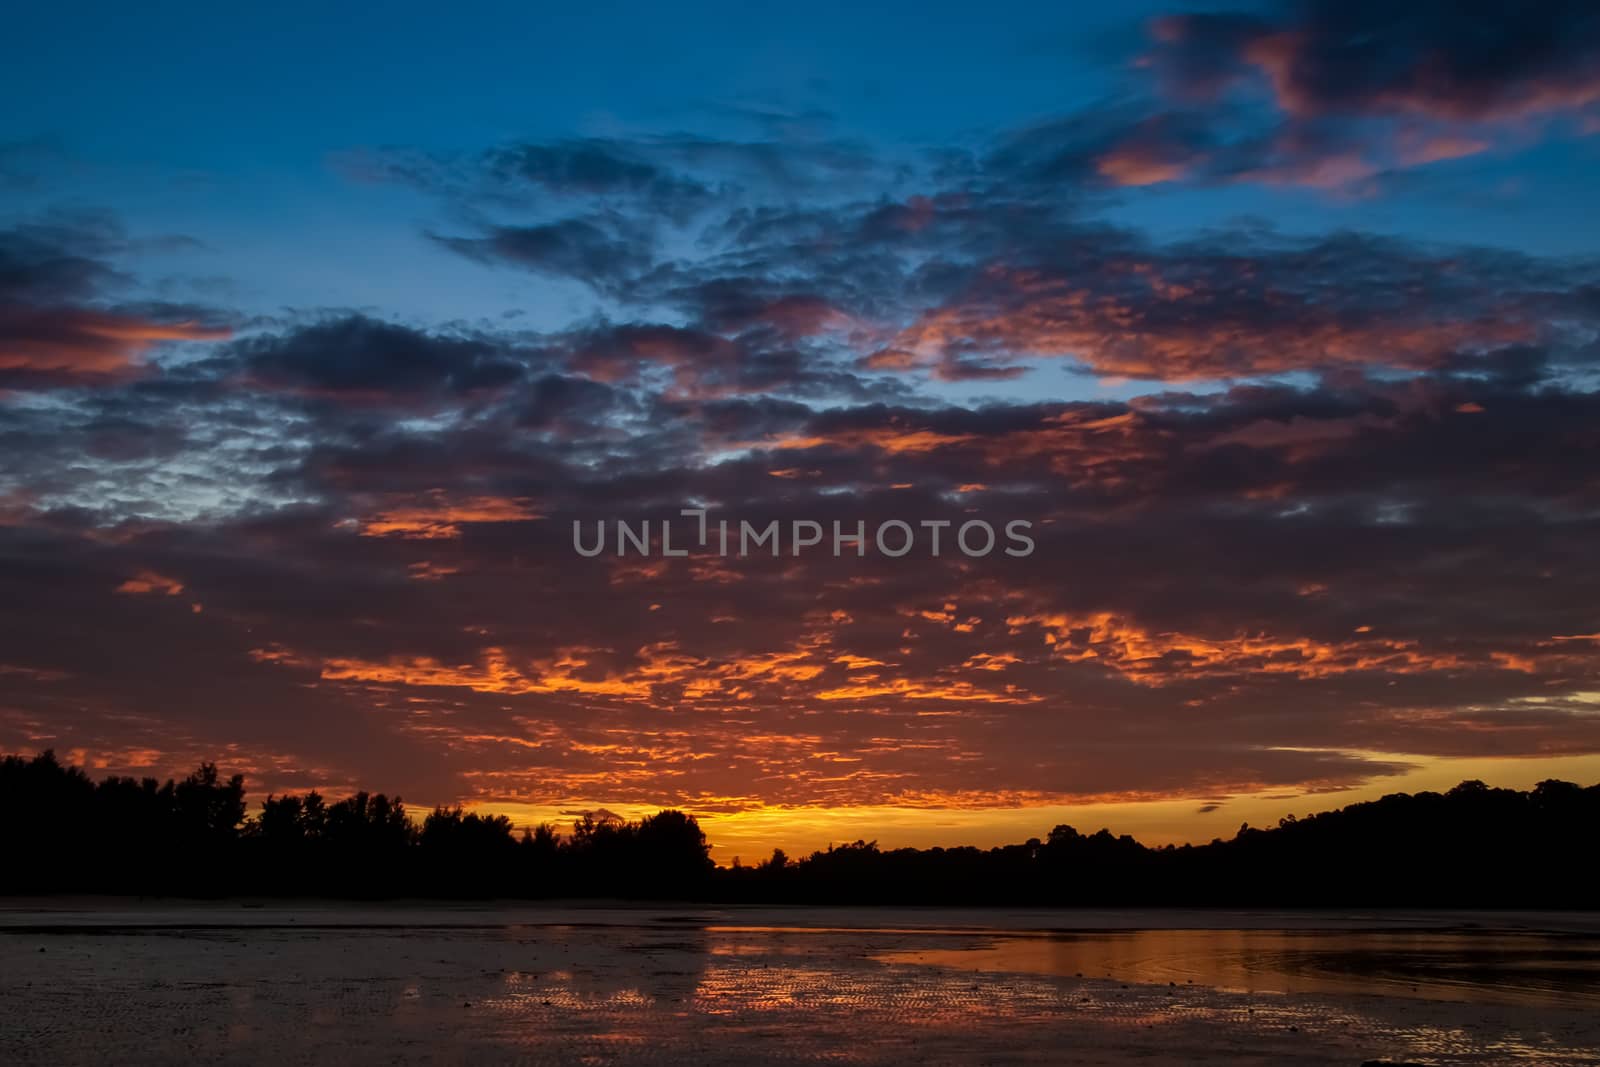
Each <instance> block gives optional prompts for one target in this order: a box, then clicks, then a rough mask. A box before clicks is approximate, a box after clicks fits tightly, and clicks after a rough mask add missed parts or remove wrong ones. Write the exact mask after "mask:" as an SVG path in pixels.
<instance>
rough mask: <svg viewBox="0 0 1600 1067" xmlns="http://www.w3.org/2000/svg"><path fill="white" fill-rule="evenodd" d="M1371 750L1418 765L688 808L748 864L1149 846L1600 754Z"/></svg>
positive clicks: (537, 815) (718, 855)
mask: <svg viewBox="0 0 1600 1067" xmlns="http://www.w3.org/2000/svg"><path fill="white" fill-rule="evenodd" d="M1362 755H1366V756H1370V757H1372V758H1374V759H1383V760H1392V761H1394V762H1400V763H1409V764H1411V765H1412V769H1411V770H1409V771H1406V772H1404V773H1401V774H1397V775H1393V776H1389V777H1384V778H1377V779H1374V780H1372V781H1370V782H1367V783H1364V784H1362V785H1359V786H1353V787H1350V788H1347V789H1331V790H1328V791H1326V792H1305V791H1302V790H1287V789H1276V790H1267V791H1263V792H1260V793H1251V794H1244V795H1237V796H1229V797H1226V798H1212V797H1206V796H1203V795H1195V796H1186V797H1183V798H1174V799H1170V800H1139V801H1116V802H1098V803H1083V804H1044V805H1025V806H1016V807H976V808H948V807H947V808H913V807H899V806H894V805H886V804H868V805H859V806H851V807H836V808H824V807H806V806H786V805H774V806H768V807H758V808H751V809H747V810H743V811H735V812H718V811H696V810H695V808H694V806H693V805H681V807H682V809H683V810H686V811H690V812H692V813H694V814H695V815H696V816H697V817H698V818H699V820H700V825H701V827H702V828H703V829H704V830H705V832H706V837H707V838H708V839H709V840H710V842H711V845H712V858H713V859H715V860H716V861H717V863H718V864H720V865H723V866H727V865H729V864H731V863H732V862H733V859H734V858H735V857H738V858H739V860H740V862H741V863H744V864H747V865H749V864H755V863H758V862H760V861H761V860H764V859H766V858H767V857H768V856H770V855H771V854H772V850H773V849H774V848H781V849H783V850H784V852H786V853H787V854H788V855H789V857H790V858H791V859H796V858H799V857H800V856H804V855H809V854H810V853H811V852H813V851H816V850H818V849H825V848H827V847H828V846H829V845H842V844H847V843H849V842H853V841H857V840H866V841H872V840H876V841H877V842H878V845H879V847H881V848H885V849H890V848H902V847H915V848H929V847H933V846H943V847H947V848H948V847H952V846H961V845H972V846H976V847H978V848H990V847H993V846H996V845H1010V844H1021V843H1023V842H1025V841H1027V840H1028V839H1029V838H1034V837H1037V838H1039V839H1041V840H1043V839H1044V838H1045V837H1046V836H1047V835H1048V834H1049V832H1050V830H1051V828H1052V827H1055V826H1059V825H1061V824H1066V825H1069V826H1072V827H1074V828H1075V829H1077V830H1078V831H1079V832H1080V833H1094V832H1095V831H1097V830H1100V829H1102V828H1105V829H1108V830H1110V831H1111V832H1112V833H1113V834H1118V835H1121V834H1128V835H1130V836H1132V837H1134V838H1136V839H1138V840H1139V841H1140V842H1141V843H1142V844H1145V845H1149V846H1159V845H1166V844H1184V843H1191V844H1204V843H1205V842H1207V841H1210V840H1212V839H1213V838H1218V837H1220V838H1223V839H1227V838H1231V837H1232V836H1233V835H1234V834H1235V833H1236V832H1237V831H1238V829H1239V826H1240V824H1241V823H1249V824H1250V825H1251V826H1254V827H1260V828H1264V827H1270V826H1276V825H1277V823H1278V820H1279V819H1281V818H1282V817H1283V816H1285V815H1291V814H1292V815H1295V816H1297V817H1304V816H1306V815H1309V814H1312V813H1314V812H1319V811H1329V810H1332V809H1334V808H1341V807H1344V806H1346V805H1349V804H1356V803H1360V802H1362V801H1367V800H1376V799H1377V798H1379V797H1382V796H1385V795H1387V794H1390V793H1420V792H1428V791H1433V792H1444V791H1445V790H1448V789H1450V788H1451V787H1453V786H1455V785H1457V784H1458V783H1460V782H1463V781H1467V780H1471V779H1480V780H1482V781H1484V782H1486V783H1488V784H1489V785H1490V786H1493V787H1495V788H1504V789H1529V788H1531V787H1533V786H1534V785H1535V784H1537V783H1539V782H1541V781H1544V780H1546V779H1549V778H1557V779H1562V780H1564V781H1570V782H1576V783H1578V784H1580V785H1585V786H1587V785H1593V784H1596V783H1597V782H1600V756H1554V757H1546V758H1473V759H1440V758H1434V757H1412V756H1406V755H1404V754H1401V753H1392V752H1383V753H1378V752H1372V753H1362ZM665 806H669V805H641V804H636V803H618V804H608V803H604V802H598V801H597V802H593V803H590V802H580V801H574V802H571V803H565V804H561V805H537V804H495V803H481V804H473V805H469V807H471V808H473V809H474V810H478V811H484V812H492V813H495V814H503V815H506V816H509V817H510V818H511V820H512V822H513V823H515V824H516V826H517V827H518V828H519V831H520V829H521V828H522V827H524V826H532V825H536V824H538V823H542V822H549V823H553V824H555V825H556V827H557V828H558V829H560V830H561V831H562V832H563V833H565V832H567V830H568V829H569V828H570V825H571V822H572V820H573V819H574V818H575V817H576V813H577V812H580V811H592V810H598V809H602V808H603V809H605V810H607V811H611V812H614V813H615V814H617V815H619V816H621V817H623V818H627V819H637V818H639V817H641V816H644V815H649V814H651V813H653V812H654V811H656V810H658V809H659V808H661V807H665Z"/></svg>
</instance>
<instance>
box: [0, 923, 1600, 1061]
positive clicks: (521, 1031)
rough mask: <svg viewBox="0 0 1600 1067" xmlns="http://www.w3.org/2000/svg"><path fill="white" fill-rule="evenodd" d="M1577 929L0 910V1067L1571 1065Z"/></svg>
mask: <svg viewBox="0 0 1600 1067" xmlns="http://www.w3.org/2000/svg"><path fill="white" fill-rule="evenodd" d="M1597 1009H1600V917H1586V916H1566V915H1493V916H1487V915H1464V914H1459V913H1455V914H1453V913H1439V914H1410V915H1384V916H1381V917H1375V916H1361V915H1333V914H1326V913H1318V914H1308V913H1291V914H1283V915H1274V914H1267V913H1260V912H1256V913H1223V912H1195V913H1180V912H1140V913H1116V912H1086V911H1078V912H1018V911H1011V912H994V911H985V912H960V911H927V910H915V909H912V910H887V909H885V910H873V909H723V908H715V909H684V908H672V907H559V906H558V907H539V908H530V907H526V906H507V907H503V908H502V907H493V906H470V907H441V906H435V905H427V906H420V905H419V906H403V905H401V906H347V905H324V906H316V905H290V906H285V905H281V904H266V905H263V906H259V907H253V906H249V905H241V904H239V903H227V904H215V905H192V904H181V905H163V904H136V903H126V902H121V903H119V902H103V901H101V902H84V903H81V904H74V905H61V904H53V905H43V906H40V905H33V906H29V905H25V904H21V903H14V904H13V905H11V906H9V907H7V906H3V905H0V1063H8V1064H10V1063H18V1064H32V1063H38V1064H89V1063H95V1064H99V1063H104V1062H120V1063H152V1064H155V1063H163V1064H165V1063H172V1062H177V1061H191V1062H207V1063H231V1064H296V1063H314V1064H324V1063H326V1064H380V1063H382V1064H391V1063H436V1064H454V1063H460V1064H485V1063H492V1064H497V1063H506V1064H513V1063H516V1064H523V1063H526V1064H541V1063H589V1064H613V1063H615V1064H635V1063H638V1064H647V1063H694V1064H746V1063H755V1062H765V1063H817V1062H829V1063H859V1064H878V1063H907V1062H916V1063H920V1064H929V1063H991V1064H1012V1063H1015V1064H1032V1063H1074V1064H1132V1063H1143V1064H1162V1063H1174V1064H1201V1065H1205V1064H1284V1063H1305V1064H1337V1065H1346V1067H1357V1065H1359V1064H1361V1063H1363V1062H1364V1061H1367V1060H1374V1059H1387V1060H1394V1061H1399V1060H1409V1061H1414V1062H1422V1063H1431V1064H1505V1063H1528V1064H1543V1065H1564V1064H1600V1010H1597Z"/></svg>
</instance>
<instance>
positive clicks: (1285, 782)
mask: <svg viewBox="0 0 1600 1067" xmlns="http://www.w3.org/2000/svg"><path fill="white" fill-rule="evenodd" d="M861 8H862V5H808V6H807V7H806V8H805V9H804V10H803V11H801V10H799V9H771V10H757V9H751V8H750V7H749V6H748V5H688V6H681V7H674V8H671V9H670V10H669V9H666V8H662V7H661V6H660V5H643V4H602V5H589V6H587V7H585V8H583V9H582V10H570V11H556V10H542V9H540V7H539V6H536V5H516V6H510V5H506V6H501V5H475V4H467V5H459V6H457V7H454V8H452V9H451V10H450V11H449V12H448V13H446V12H444V11H442V10H441V9H439V8H438V7H437V5H430V6H428V7H423V6H421V5H406V4H395V5H389V6H387V7H386V8H385V9H384V10H383V11H382V12H381V13H378V12H369V13H361V12H355V11H343V12H341V11H330V10H328V9H327V5H294V4H290V5H280V6H278V7H275V8H272V9H270V10H268V9H259V10H248V9H229V8H228V7H226V6H223V7H218V6H217V5H210V4H208V5H199V4H173V5H161V6H160V7H159V8H157V9H140V10H137V11H136V10H133V9H130V8H126V7H125V6H112V5H104V6H101V7H98V8H97V7H94V6H91V7H90V8H84V7H75V8H71V9H69V8H64V7H59V6H58V7H49V6H46V7H44V8H40V7H38V6H35V7H34V8H31V9H29V10H28V11H25V12H22V13H19V14H18V15H17V16H14V18H13V19H12V22H13V24H14V25H13V26H12V32H9V33H8V34H7V35H6V36H5V38H4V39H3V40H0V91H3V92H4V93H5V95H6V98H7V99H11V100H13V101H14V102H21V106H14V107H12V108H8V109H7V110H6V111H5V112H4V114H0V602H3V603H4V605H5V610H4V612H3V614H0V751H9V752H33V751H38V750H40V749H43V748H54V749H55V750H56V751H57V752H58V754H60V755H62V756H63V757H69V758H71V759H72V760H73V761H76V762H81V763H83V764H84V765H85V766H86V767H87V768H89V769H90V771H91V773H94V774H95V775H97V776H99V775H109V774H131V775H135V776H147V775H149V776H161V777H165V776H168V775H172V774H180V775H181V774H182V773H184V772H185V771H187V770H188V769H190V768H192V767H193V766H194V765H195V764H196V763H197V762H199V761H200V760H214V761H216V762H218V763H219V764H220V765H221V766H222V768H223V769H224V770H225V771H229V772H232V771H238V772H241V773H243V774H245V775H246V778H247V781H248V785H249V788H250V790H251V792H252V793H253V794H256V795H258V796H259V795H260V794H265V793H266V792H268V791H278V792H282V791H284V790H304V789H307V788H318V789H321V790H323V791H324V792H327V793H331V794H340V793H342V792H344V791H349V790H353V789H356V788H368V789H373V790H384V791H387V792H390V793H396V792H398V793H400V794H401V795H402V796H404V797H405V798H406V800H407V801H408V802H409V803H411V804H412V805H414V806H422V807H427V806H431V805H433V804H440V803H461V804H464V805H467V806H471V807H477V808H482V809H486V810H494V811H503V812H506V813H508V814H511V815H512V816H513V818H514V819H515V820H516V821H517V822H518V824H519V825H524V824H529V823H534V822H539V821H544V820H547V819H548V820H553V821H557V822H566V821H569V820H570V819H572V818H573V817H575V815H577V814H578V813H581V812H586V811H594V810H597V809H605V810H608V811H613V812H617V813H619V814H623V815H626V816H634V815H638V814H641V813H645V812H648V811H652V810H654V809H656V808H659V807H666V806H672V807H678V808H682V809H684V810H687V811H690V812H692V813H694V814H696V815H697V816H698V817H700V818H701V820H702V823H703V825H704V826H705V827H706V829H707V832H708V835H709V837H710V839H711V841H712V843H713V845H714V846H715V851H714V853H713V855H714V857H716V858H717V859H718V860H719V861H721V862H727V861H728V860H729V859H730V858H731V857H732V856H733V855H743V856H744V857H745V858H746V859H747V860H750V859H754V858H757V857H759V856H761V855H764V854H765V853H766V852H767V851H769V850H770V849H771V848H773V847H783V848H785V849H788V850H789V851H791V852H796V851H806V850H809V849H811V848H816V847H822V846H825V845H826V844H828V843H829V842H830V841H846V840H854V839H856V838H865V839H874V838H876V839H877V840H879V841H880V843H881V844H884V845H898V844H918V845H928V844H979V845H989V844H996V843H1000V842H1009V841H1020V840H1024V839H1026V838H1028V837H1032V836H1043V835H1044V834H1045V833H1046V832H1048V830H1049V829H1050V828H1051V827H1052V826H1054V825H1056V824H1058V823H1063V822H1066V823H1071V824H1073V825H1075V826H1077V827H1078V828H1079V829H1080V830H1085V831H1092V830H1094V829H1098V828H1099V827H1100V826H1102V825H1104V826H1109V827H1111V828H1112V829H1113V830H1115V831H1117V832H1127V833H1133V834H1135V835H1136V836H1138V837H1140V839H1141V840H1145V841H1148V842H1167V841H1187V840H1195V841H1203V840H1209V839H1210V838H1212V837H1214V836H1229V835H1231V833H1232V832H1233V831H1234V830H1235V829H1237V827H1238V826H1239V824H1240V823H1241V822H1246V821H1249V822H1251V823H1252V824H1254V825H1262V824H1265V823H1271V822H1274V821H1276V819H1277V818H1278V817H1279V816H1280V815H1283V814H1287V813H1290V812H1296V813H1302V814H1303V813H1305V812H1308V811H1312V810H1319V809H1322V808H1327V807H1332V806H1337V805H1339V804H1343V803H1348V802H1350V801H1352V800H1357V799H1363V798H1368V797H1374V796H1378V795H1381V794H1383V793H1387V792H1395V791H1400V790H1415V789H1442V788H1448V787H1449V786H1450V785H1452V784H1454V783H1455V782H1457V781H1460V780H1462V779H1465V778H1481V779H1483V780H1486V781H1489V782H1490V783H1491V784H1495V785H1508V786H1519V787H1526V786H1528V785H1531V784H1533V783H1534V782H1537V781H1539V780H1541V779H1542V778H1547V777H1561V778H1566V779H1568V780H1578V781H1582V782H1584V783H1585V784H1589V783H1592V782H1594V781H1596V780H1600V611H1597V609H1596V608H1595V605H1596V604H1597V603H1600V595H1597V594H1600V566H1597V564H1596V562H1595V553H1594V549H1593V546H1594V545H1595V544H1596V543H1597V537H1596V534H1597V532H1600V522H1597V518H1600V511H1597V507H1600V433H1597V430H1596V427H1597V426H1600V421H1597V416H1600V393H1597V391H1596V390H1597V387H1600V381H1597V374H1596V369H1597V367H1600V255H1597V254H1596V247H1595V245H1596V236H1597V234H1600V228H1597V227H1596V226H1595V224H1594V222H1593V219H1594V218H1595V216H1596V213H1597V209H1600V192H1597V191H1596V187H1597V183H1596V182H1595V181H1594V178H1595V175H1596V174H1597V172H1600V167H1597V165H1596V164H1597V163H1600V12H1597V11H1596V10H1595V8H1594V7H1593V5H1590V4H1583V3H1564V2H1551V3H1544V4H1540V5H1535V6H1531V7H1530V6H1528V5H1523V4H1512V3H1507V2H1480V3H1473V4H1459V3H1444V2H1416V3H1395V2H1392V0H1391V2H1384V3H1378V2H1372V0H1355V2H1351V3H1333V2H1320V0H1318V2H1308V3H1269V4H1258V5H1243V4H1241V5H1231V4H1228V3H1226V2H1222V0H1219V2H1218V3H1216V4H1201V5H1193V4H1191V5H1184V4H1179V3H1175V2H1171V3H1169V2H1155V3H1138V4H1126V5H1037V6H1033V5H1008V4H1002V5H994V4H989V5H983V6H981V7H975V6H972V5H957V4H926V3H924V4H917V5H909V4H906V5H898V4H885V5H872V6H871V10H865V11H864V10H862V9H861ZM685 507H702V508H706V509H708V510H709V514H710V515H711V516H712V518H713V519H716V518H718V517H722V518H728V519H730V520H732V521H733V522H734V523H735V525H737V523H738V522H739V521H740V520H747V521H750V522H752V523H754V524H756V525H757V526H764V525H765V524H766V523H767V522H768V521H771V520H778V521H780V522H781V523H784V524H788V523H792V522H794V521H796V520H803V521H815V522H817V523H819V524H821V525H822V526H823V527H824V528H825V529H828V528H831V524H832V523H833V522H834V521H836V520H837V521H839V522H841V523H842V524H843V526H844V528H846V529H847V530H851V529H853V528H854V525H855V523H856V522H858V521H860V522H863V523H864V524H865V526H866V528H867V529H868V531H869V538H868V544H867V545H866V546H864V547H866V548H868V549H870V550H869V551H866V552H865V554H864V555H862V556H856V555H853V554H851V552H846V554H844V555H841V556H839V557H835V556H834V555H833V554H832V553H831V552H829V551H827V548H826V545H825V546H824V547H823V548H822V549H818V550H814V551H807V552H804V553H802V554H799V555H796V554H794V553H793V552H791V551H790V549H789V545H788V543H787V541H786V542H785V545H784V546H783V551H782V554H780V555H778V556H777V557H773V556H772V555H770V554H766V553H763V552H756V553H753V554H751V555H749V556H747V557H743V558H740V557H738V556H731V557H730V556H724V555H721V554H720V553H718V552H716V551H713V550H712V548H711V547H709V546H708V547H700V546H697V545H696V546H692V549H691V551H690V553H689V555H687V556H684V557H676V556H667V555H665V554H664V553H663V551H662V549H663V548H664V547H665V546H663V545H662V544H661V543H660V530H661V524H662V523H663V522H664V521H665V520H669V519H673V518H676V517H677V516H678V515H679V511H680V509H682V508H685ZM619 520H620V521H624V522H627V523H629V524H631V528H634V529H637V528H639V526H640V524H641V523H644V522H649V523H651V525H652V528H653V529H654V531H655V536H654V540H653V541H652V543H651V550H649V551H647V552H644V553H639V552H634V553H632V554H631V555H622V556H619V555H617V553H616V552H615V551H607V552H604V553H602V554H600V555H598V556H594V557H588V556H585V555H583V554H581V553H579V552H577V551H575V549H574V544H573V539H572V531H573V526H574V523H578V524H581V528H582V529H593V528H594V524H596V523H601V524H608V525H613V526H614V524H615V523H616V522H617V521H619ZM890 520H898V521H904V522H906V523H908V524H910V525H911V526H913V527H917V526H918V524H919V523H921V522H922V521H924V520H927V521H934V522H940V521H948V522H951V523H952V524H953V526H952V529H953V528H954V527H956V526H960V525H961V524H962V523H964V522H969V521H974V520H983V521H986V522H989V523H991V524H992V525H993V526H994V527H995V528H996V529H1003V528H1004V526H1005V524H1006V523H1008V522H1013V521H1016V522H1023V523H1027V524H1029V526H1028V527H1027V529H1029V530H1030V531H1031V534H1032V540H1033V544H1034V550H1033V551H1032V553H1031V554H1029V555H1026V556H1008V555H1005V554H1003V553H1002V552H1001V551H999V550H997V551H995V552H993V553H990V554H986V555H982V556H968V555H966V554H965V553H962V552H956V551H948V550H947V551H945V552H943V553H941V554H938V555H935V554H934V553H933V552H932V551H931V548H930V546H929V545H927V544H926V542H925V541H924V542H919V543H918V544H916V545H915V546H914V548H913V550H912V551H910V552H909V553H907V554H906V555H904V556H901V557H891V556H889V555H886V554H885V553H883V552H881V551H879V546H878V545H877V544H876V542H875V540H873V538H872V536H871V534H870V531H875V530H876V529H877V528H878V526H879V525H880V524H881V523H883V522H886V521H890ZM679 521H680V522H683V521H687V520H681V519H680V520H679ZM785 528H788V527H785ZM687 529H688V527H686V526H684V527H680V528H678V529H675V530H674V534H673V536H675V537H676V536H677V535H678V534H680V533H682V532H683V531H685V530H687ZM1002 544H1004V541H1003V539H1002ZM948 547H949V546H948V544H947V545H946V548H947V549H948ZM851 551H853V550H851Z"/></svg>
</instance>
